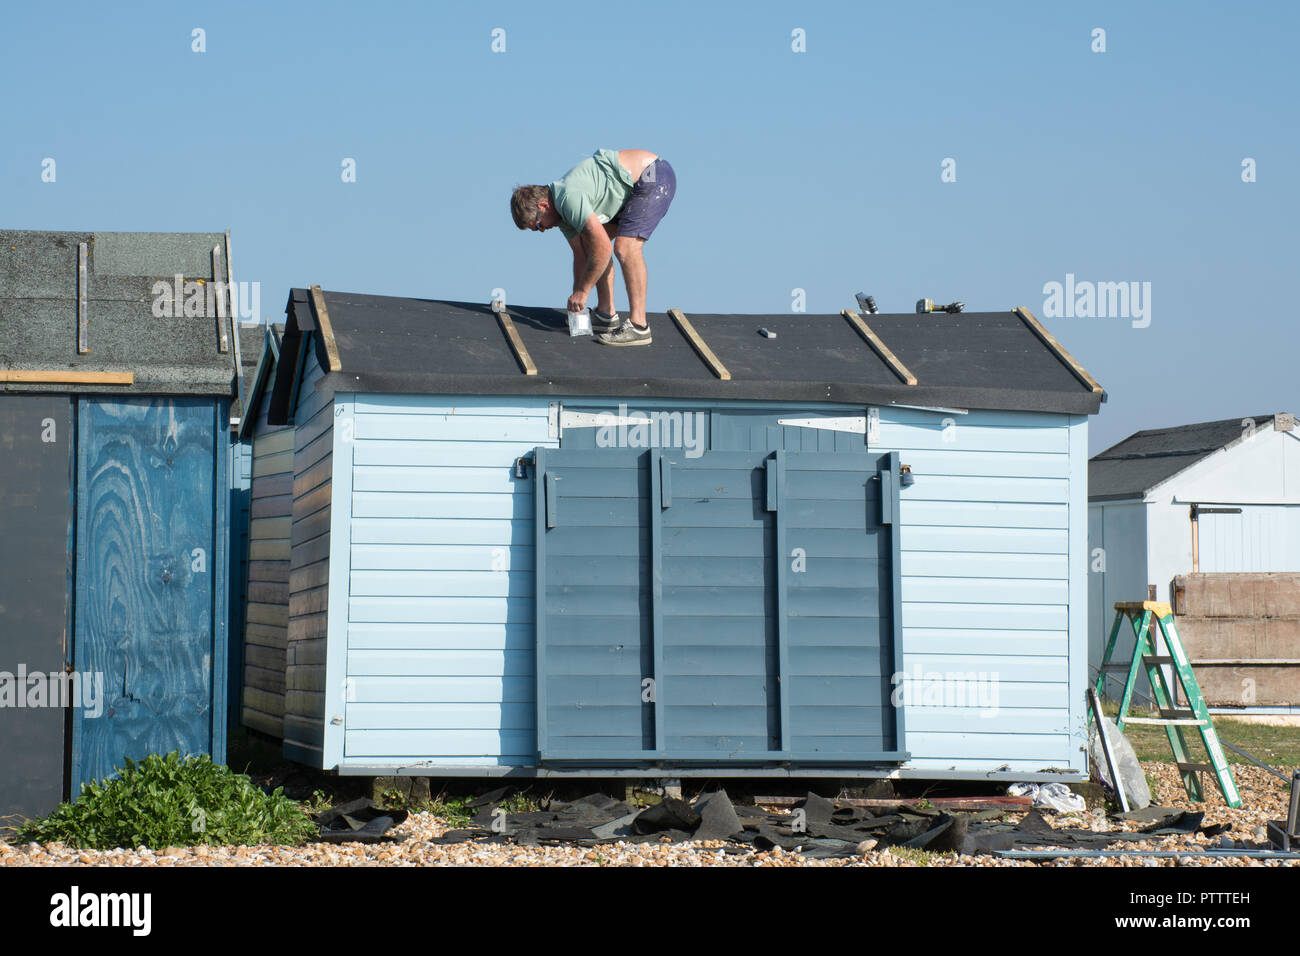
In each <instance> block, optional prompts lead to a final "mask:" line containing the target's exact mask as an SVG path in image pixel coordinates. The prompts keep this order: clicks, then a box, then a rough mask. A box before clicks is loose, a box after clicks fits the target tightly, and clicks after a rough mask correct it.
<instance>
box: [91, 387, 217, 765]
mask: <svg viewBox="0 0 1300 956" xmlns="http://www.w3.org/2000/svg"><path fill="white" fill-rule="evenodd" d="M79 418H80V423H79V439H80V444H79V456H78V457H79V461H78V466H79V467H78V487H79V501H78V505H79V513H78V521H77V607H76V631H75V633H76V666H77V668H78V669H81V670H89V671H92V672H95V673H98V674H102V675H103V679H104V686H105V697H106V700H105V707H104V711H103V714H102V715H100V716H99V717H96V718H90V717H85V716H80V715H76V714H74V718H75V722H74V738H75V760H74V765H73V777H74V790H75V788H76V785H77V784H79V783H80V782H81V781H86V780H92V779H95V778H98V777H103V776H106V775H108V774H110V773H111V772H112V771H113V768H114V767H116V766H121V765H122V762H123V758H125V757H133V758H139V757H143V756H144V755H146V754H149V753H167V752H170V751H172V750H179V751H181V752H182V753H210V752H212V750H213V745H214V728H213V720H214V714H213V710H212V705H213V697H214V684H213V681H214V666H213V662H214V654H217V653H224V652H225V647H224V646H217V645H218V640H217V637H218V634H219V633H220V631H221V629H222V627H223V626H224V622H218V621H217V620H216V618H215V613H216V612H217V611H218V610H219V612H220V613H222V614H224V613H225V612H226V607H225V605H224V604H223V605H222V606H221V607H220V608H219V609H218V608H216V607H214V602H215V601H216V600H217V598H218V596H220V597H222V598H224V597H225V589H224V580H223V579H224V576H225V575H226V574H227V572H228V568H227V567H224V566H220V565H219V563H218V562H217V561H216V560H215V555H216V553H217V541H216V535H217V534H218V533H220V534H225V533H226V529H225V528H224V527H223V528H217V527H216V507H215V503H214V502H215V496H216V495H217V494H226V493H227V491H226V489H225V488H218V487H216V483H217V471H216V466H217V448H216V442H217V441H218V440H220V441H225V440H226V437H225V434H224V429H221V428H219V422H218V418H219V416H218V408H217V403H213V402H211V401H204V400H194V399H179V398H175V399H148V398H144V399H124V400H120V401H114V400H109V399H82V400H80V402H79ZM221 478H222V484H224V479H225V474H224V473H223V474H222V475H221ZM224 716H225V715H224V714H222V715H217V716H216V718H215V719H224ZM216 756H217V759H224V754H217V755H216Z"/></svg>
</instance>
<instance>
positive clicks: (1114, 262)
mask: <svg viewBox="0 0 1300 956" xmlns="http://www.w3.org/2000/svg"><path fill="white" fill-rule="evenodd" d="M1298 9H1300V7H1298V6H1297V5H1296V4H1294V3H1282V2H1262V3H1251V4H1247V5H1231V4H1211V3H1198V2H1179V3H1159V4H1157V3H1150V4H1147V3H1143V4H1131V3H1069V4H1060V3H1050V4H1049V3H1041V2H1023V3H1010V2H1007V3H988V4H977V3H962V2H952V3H896V4H878V3H871V4H868V3H848V2H845V3H816V2H807V3H805V2H800V3H716V4H709V3H701V2H690V3H684V2H654V3H638V4H631V3H613V2H600V3H584V4H579V3H538V2H535V0H534V2H520V3H482V4H464V5H461V4H456V5H452V4H446V3H414V2H412V3H383V2H377V3H370V4H365V3H251V2H227V3H223V4H220V5H212V4H200V3H178V2H168V3H134V4H107V3H81V2H74V3H65V4H60V5H57V6H50V5H48V4H36V3H27V4H21V5H19V4H8V5H6V6H5V8H4V14H3V21H2V22H3V27H2V28H0V63H3V64H4V68H5V74H6V77H7V80H8V82H7V90H6V93H5V95H4V97H3V99H0V104H2V105H0V225H3V226H4V227H6V228H18V229H79V230H150V231H184V232H199V231H208V230H213V231H219V230H224V229H230V230H232V237H233V238H232V243H233V258H234V265H235V270H236V278H237V279H240V280H243V281H257V282H260V283H261V286H262V311H263V313H264V314H265V315H269V316H272V317H278V316H280V315H281V314H282V311H283V306H284V301H285V298H286V296H287V292H288V289H289V288H290V287H291V286H295V285H297V286H302V285H308V284H311V283H319V284H321V285H323V286H324V287H325V288H328V289H338V290H348V291H357V292H371V293H379V294H387V295H410V296H421V297H428V298H450V299H466V300H472V301H482V302H486V301H488V299H489V296H490V293H491V291H492V289H494V288H496V287H503V288H505V289H506V290H507V294H508V298H509V300H510V301H511V302H513V303H516V304H524V305H531V304H552V303H553V304H554V305H555V306H556V307H562V306H563V304H564V301H565V299H566V297H567V295H568V292H569V284H570V281H571V271H570V261H569V252H568V248H567V246H566V244H565V243H564V241H563V239H562V238H561V237H560V236H559V232H558V230H556V231H553V232H549V233H547V234H546V235H544V236H537V235H534V234H532V233H521V232H518V231H517V230H516V229H515V228H514V225H513V223H512V222H511V221H510V218H509V213H508V197H509V193H510V190H511V189H512V187H513V186H514V185H515V184H517V183H524V182H549V181H550V180H552V179H555V178H558V177H559V176H560V175H562V174H563V173H564V172H565V171H566V170H567V169H568V168H569V167H570V166H572V165H573V164H574V163H575V162H577V161H578V160H579V159H582V158H583V157H584V156H587V155H590V153H591V152H592V150H593V149H596V148H598V147H604V146H608V147H612V148H623V147H634V146H639V147H646V148H649V149H652V150H654V151H655V152H658V153H660V154H661V155H663V156H664V157H665V158H666V159H669V160H670V161H671V162H672V163H673V166H674V168H675V169H676V171H677V175H678V180H679V184H678V195H677V198H676V200H675V202H674V205H673V208H672V211H671V212H670V213H669V215H668V217H667V218H666V219H665V220H664V223H663V225H662V226H661V227H660V230H659V232H658V233H656V235H655V238H654V239H653V240H652V241H651V242H650V243H649V245H648V246H647V248H646V252H647V256H646V258H647V263H648V267H649V275H650V290H649V307H650V309H651V310H652V312H654V311H662V310H664V309H667V308H669V307H680V308H682V309H684V310H686V311H687V312H688V313H689V312H692V311H694V312H785V311H788V310H789V309H790V302H791V290H793V289H795V288H801V289H805V290H806V293H807V304H808V310H809V311H810V312H831V311H838V310H839V309H841V308H843V307H845V306H850V305H852V304H853V300H852V295H853V293H854V292H856V291H858V290H865V291H867V292H869V293H871V294H873V295H874V296H875V298H876V300H877V302H878V303H879V304H880V306H881V308H882V311H911V309H912V306H913V303H914V302H915V300H916V299H917V298H919V297H921V296H930V297H932V298H935V299H942V300H943V301H948V300H950V299H953V298H959V299H962V300H964V301H965V302H966V303H967V307H968V309H971V310H979V311H984V310H1002V309H1008V308H1011V307H1012V306H1015V305H1026V306H1028V307H1029V308H1030V309H1031V310H1033V311H1034V312H1035V313H1037V314H1039V316H1040V317H1042V308H1043V302H1044V293H1043V286H1044V284H1045V283H1047V282H1051V281H1057V282H1064V280H1065V276H1066V274H1067V273H1072V274H1074V275H1075V276H1076V277H1077V279H1078V280H1080V281H1084V280H1087V281H1094V282H1100V281H1105V282H1119V281H1125V282H1129V281H1137V282H1150V283H1151V303H1150V306H1151V314H1150V317H1151V323H1150V325H1149V327H1147V328H1133V327H1132V324H1131V322H1130V321H1129V320H1126V319H1123V318H1060V319H1047V320H1046V321H1045V324H1047V326H1048V328H1049V329H1051V331H1053V332H1054V333H1055V334H1056V335H1057V336H1058V337H1059V338H1060V339H1061V340H1062V341H1063V342H1064V343H1065V344H1066V346H1067V347H1068V348H1069V349H1070V350H1071V351H1072V352H1073V353H1074V354H1075V356H1076V357H1078V358H1079V359H1080V360H1081V361H1082V362H1083V364H1084V365H1085V366H1086V367H1087V368H1088V369H1089V370H1090V371H1091V372H1092V373H1093V374H1094V375H1095V376H1096V377H1097V378H1098V379H1099V380H1100V381H1101V383H1102V384H1103V385H1104V386H1105V387H1106V388H1107V391H1108V392H1109V395H1110V400H1109V402H1108V404H1106V405H1104V406H1102V412H1101V414H1100V415H1099V416H1097V417H1096V418H1094V419H1093V423H1092V429H1091V433H1092V441H1091V445H1092V449H1093V450H1094V451H1097V450H1099V449H1101V448H1102V447H1105V446H1106V445H1108V444H1111V443H1113V442H1115V441H1117V440H1118V439H1120V438H1121V437H1123V436H1124V435H1127V434H1128V433H1130V432H1132V431H1134V430H1137V429H1139V428H1150V427H1159V426H1164V425H1171V424H1179V423H1184V422H1194V421H1203V420H1208V419H1217V418H1232V417H1241V416H1245V415H1254V414H1262V413H1268V412H1274V411H1282V410H1290V411H1297V412H1300V401H1298V400H1297V397H1298V396H1297V392H1298V390H1300V389H1298V386H1297V374H1296V361H1297V355H1298V354H1300V352H1298V349H1297V345H1298V344H1300V342H1298V339H1300V336H1297V332H1296V324H1297V321H1298V320H1300V295H1298V292H1297V289H1296V287H1295V284H1294V281H1295V277H1296V272H1297V270H1296V268H1295V263H1296V253H1297V249H1298V247H1300V243H1297V239H1296V236H1297V227H1298V224H1300V202H1298V199H1300V178H1298V171H1297V163H1300V122H1297V118H1298V117H1297V113H1298V112H1300V110H1298V108H1297V105H1296V104H1297V101H1298V97H1297V93H1298V92H1300V91H1298V90H1297V86H1298V82H1297V70H1296V68H1295V50H1294V46H1295V39H1296V37H1297V36H1298V35H1300V13H1297V10H1298ZM196 27H197V28H202V29H203V30H204V31H206V47H207V50H206V52H205V53H201V54H200V53H195V52H192V50H191V46H192V39H191V31H192V30H193V29H194V28H196ZM1098 27H1100V28H1103V29H1104V30H1105V31H1106V51H1105V52H1104V53H1094V52H1093V51H1092V49H1091V48H1092V45H1093V42H1094V41H1093V37H1092V31H1093V30H1094V28H1098ZM495 28H502V29H504V30H505V44H506V50H505V52H504V53H493V52H492V42H493V40H492V31H493V30H494V29H495ZM795 29H801V30H803V31H804V34H805V36H806V52H803V53H795V52H793V51H792V49H791V45H792V31H793V30H795ZM46 157H51V158H54V159H55V161H56V163H57V167H56V169H57V179H56V181H55V182H54V183H46V182H42V180H41V164H42V160H43V159H44V158H46ZM345 157H350V158H353V159H355V161H356V169H357V181H356V182H355V183H343V182H342V181H341V176H340V172H341V165H340V164H341V162H342V161H343V159H344V158H345ZM949 157H951V158H952V159H954V160H955V161H956V173H957V180H956V182H949V183H945V182H941V181H940V173H941V166H940V164H941V162H942V161H943V160H944V159H945V158H949ZM1246 157H1250V158H1253V159H1254V160H1255V161H1256V164H1257V165H1256V176H1257V181H1256V182H1253V183H1244V182H1242V178H1241V173H1242V168H1241V163H1242V160H1243V159H1244V158H1246ZM618 288H619V296H618V298H619V302H620V305H621V306H625V299H624V295H623V292H622V284H621V279H620V282H619V287H618Z"/></svg>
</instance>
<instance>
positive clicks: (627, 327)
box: [596, 319, 650, 345]
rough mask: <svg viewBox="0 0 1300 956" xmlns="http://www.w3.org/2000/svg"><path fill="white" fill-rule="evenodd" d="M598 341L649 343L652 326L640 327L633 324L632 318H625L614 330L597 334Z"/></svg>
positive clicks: (602, 343)
mask: <svg viewBox="0 0 1300 956" xmlns="http://www.w3.org/2000/svg"><path fill="white" fill-rule="evenodd" d="M596 341H597V342H599V343H600V344H601V345H649V344H650V327H649V326H648V325H647V326H646V327H645V328H644V329H639V328H637V327H636V326H635V325H633V324H632V320H631V319H624V320H623V323H622V324H621V325H620V326H619V327H618V328H617V329H615V330H614V331H613V332H602V333H601V334H600V335H597V336H596Z"/></svg>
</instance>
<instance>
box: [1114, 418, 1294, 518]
mask: <svg viewBox="0 0 1300 956" xmlns="http://www.w3.org/2000/svg"><path fill="white" fill-rule="evenodd" d="M1268 425H1273V426H1274V427H1275V428H1277V429H1278V430H1280V431H1289V430H1290V429H1292V428H1294V427H1295V418H1294V416H1292V415H1290V414H1288V413H1285V412H1283V413H1279V414H1277V415H1251V416H1248V417H1246V418H1225V419H1222V420H1220V421H1217V422H1198V423H1197V424H1195V425H1176V426H1174V427H1172V428H1149V429H1146V430H1145V431H1140V432H1134V433H1133V434H1132V435H1129V436H1128V438H1125V439H1124V440H1123V441H1122V442H1120V443H1119V444H1116V445H1112V446H1111V447H1109V448H1107V449H1106V450H1105V451H1103V452H1099V453H1098V454H1096V455H1094V456H1093V457H1092V459H1091V460H1090V461H1089V462H1088V500H1089V501H1112V500H1117V499H1123V498H1140V497H1143V496H1144V495H1145V494H1146V493H1147V492H1148V491H1150V490H1151V489H1152V488H1154V487H1156V485H1159V484H1161V483H1162V482H1165V481H1168V480H1169V479H1170V478H1172V477H1174V475H1176V474H1178V473H1179V472H1181V471H1185V470H1186V469H1188V468H1190V467H1192V465H1194V464H1196V463H1197V462H1198V461H1201V460H1202V459H1204V458H1208V457H1209V456H1210V455H1213V454H1214V453H1215V452H1218V451H1222V450H1223V449H1226V448H1231V447H1232V446H1233V445H1236V444H1239V443H1240V442H1242V441H1244V440H1245V439H1246V438H1248V437H1249V436H1250V435H1251V434H1253V433H1254V431H1255V430H1256V429H1260V428H1264V427H1266V426H1268Z"/></svg>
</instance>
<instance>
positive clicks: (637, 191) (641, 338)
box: [510, 149, 677, 345]
mask: <svg viewBox="0 0 1300 956" xmlns="http://www.w3.org/2000/svg"><path fill="white" fill-rule="evenodd" d="M676 192H677V177H676V176H675V175H674V174H673V168H672V167H671V166H669V165H668V163H667V162H666V161H665V160H662V159H660V158H659V157H658V156H656V155H655V154H654V153H652V152H650V151H649V150H645V149H622V150H613V149H598V150H596V152H595V153H594V154H592V156H591V158H590V159H584V160H583V161H582V162H580V163H579V164H578V165H577V166H574V167H573V168H572V169H571V170H569V171H568V172H567V173H565V174H564V177H563V178H562V179H558V180H556V181H555V182H553V183H551V184H550V185H549V186H519V187H517V188H516V189H515V191H514V194H513V195H512V196H511V197H510V214H511V215H512V216H513V217H514V220H515V225H516V226H518V227H519V228H520V229H531V230H533V231H534V232H545V231H546V230H547V229H550V228H552V227H553V226H559V227H560V232H561V233H563V234H564V238H565V239H567V240H569V245H570V247H572V249H573V294H572V295H570V296H569V301H568V309H569V311H571V312H580V311H582V310H583V309H585V308H586V307H587V297H588V296H589V295H591V290H592V289H593V288H594V289H595V290H596V310H595V313H594V314H593V316H592V320H591V325H592V330H593V331H594V332H596V333H597V335H596V341H598V342H601V343H603V344H605V345H649V344H650V327H649V325H648V324H647V321H646V314H645V293H646V271H645V259H644V258H643V257H642V255H641V247H642V246H644V245H645V242H646V240H647V239H649V238H650V234H651V233H653V232H654V231H655V227H656V226H658V225H659V220H661V219H663V217H664V213H666V212H668V206H669V204H670V203H671V202H672V201H673V195H674V194H675V193H676ZM610 240H613V242H612V244H611V241H610ZM611 251H612V254H613V258H616V259H618V262H619V265H621V266H622V267H623V281H624V282H626V283H627V297H628V301H629V312H630V315H629V317H628V318H627V319H624V320H622V321H620V320H619V317H618V313H617V312H615V311H614V263H613V261H612V259H611Z"/></svg>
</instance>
